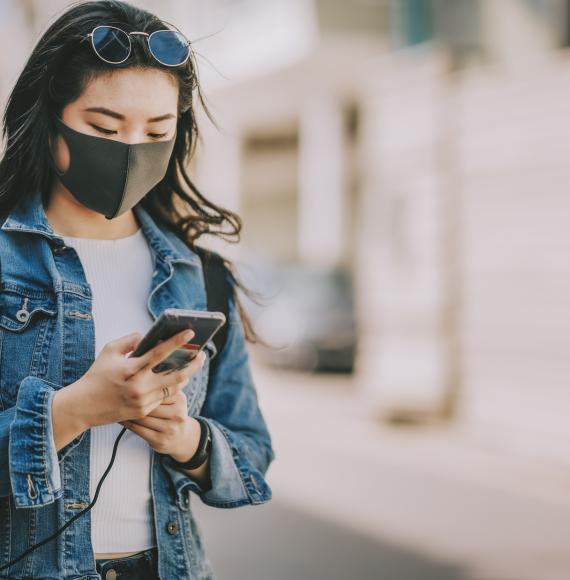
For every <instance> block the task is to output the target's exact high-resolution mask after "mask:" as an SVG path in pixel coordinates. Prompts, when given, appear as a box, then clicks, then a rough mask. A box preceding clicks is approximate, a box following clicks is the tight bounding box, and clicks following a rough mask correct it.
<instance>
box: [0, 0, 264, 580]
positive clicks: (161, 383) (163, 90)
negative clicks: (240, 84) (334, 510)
mask: <svg viewBox="0 0 570 580" xmlns="http://www.w3.org/2000/svg"><path fill="white" fill-rule="evenodd" d="M195 95H198V97H199V98H200V101H201V102H202V104H204V103H203V100H202V97H201V93H200V89H199V85H198V82H197V71H196V67H195V64H194V57H193V54H192V52H191V47H190V43H189V42H188V40H187V39H186V38H185V37H184V36H183V35H182V33H180V32H179V31H178V30H177V29H176V28H175V27H174V26H173V25H171V24H167V23H165V22H164V21H162V20H160V19H159V18H157V17H156V16H154V15H152V14H150V13H148V12H146V11H144V10H140V9H138V8H136V7H134V6H132V5H130V4H127V3H125V2H119V1H111V0H109V1H99V2H84V3H76V4H74V5H72V6H71V7H70V8H69V9H68V10H67V11H66V12H65V13H64V14H62V15H61V16H60V17H59V18H58V19H57V21H55V22H54V23H53V24H52V25H51V26H50V27H49V29H48V30H47V31H46V32H45V34H44V35H43V36H42V38H41V39H40V40H39V42H38V43H37V45H36V47H35V48H34V50H33V52H32V54H31V56H30V58H29V60H28V61H27V63H26V65H25V67H24V70H23V71H22V73H21V75H20V77H19V79H18V80H17V82H16V85H15V87H14V89H13V91H12V93H11V95H10V98H9V101H8V105H7V108H6V112H5V117H4V136H5V138H6V149H5V152H4V156H3V158H2V160H1V161H0V215H1V217H2V219H1V220H0V223H1V224H2V225H1V226H0V402H1V405H2V407H1V409H0V577H4V578H12V579H17V578H28V579H29V578H38V579H40V578H41V579H42V580H52V579H53V580H62V579H79V578H81V579H96V578H122V579H125V580H126V579H130V578H133V579H134V578H137V579H141V578H145V579H147V578H148V579H152V578H163V579H166V580H171V579H177V580H178V579H206V578H213V572H212V569H211V566H210V563H209V561H208V559H207V557H206V556H205V554H204V551H203V547H202V542H201V540H200V531H199V529H198V527H197V525H196V522H195V520H194V518H193V515H192V511H191V506H190V499H191V494H190V492H191V491H192V492H194V493H195V494H197V495H199V496H200V498H201V500H202V501H203V502H204V503H206V504H208V505H211V506H215V507H224V508H232V507H238V506H242V505H248V504H261V503H264V502H266V501H268V500H269V499H270V498H271V490H270V488H269V486H268V484H267V483H266V481H265V474H266V471H267V469H268V466H269V464H270V463H271V461H272V460H273V459H274V457H275V456H274V452H273V449H272V443H271V438H270V435H269V433H268V430H267V426H266V423H265V421H264V418H263V415H262V413H261V411H260V409H259V406H258V402H257V395H256V390H255V387H254V384H253V382H252V377H251V372H250V368H249V359H248V353H247V350H246V343H245V341H246V338H247V339H252V340H253V339H255V335H254V333H253V331H252V330H251V327H250V325H249V324H248V320H247V317H246V316H245V314H244V313H243V310H242V308H241V307H240V304H239V300H238V297H237V295H236V287H237V286H239V281H238V280H237V278H236V277H235V276H234V274H233V268H232V265H231V263H229V262H228V261H225V265H226V267H227V269H226V280H227V282H228V287H229V288H231V289H232V292H231V293H230V299H229V309H228V314H229V316H228V320H227V339H226V342H225V346H224V348H223V349H222V350H221V351H220V352H218V351H217V348H216V346H215V343H214V342H213V341H212V340H210V341H209V342H208V344H207V347H206V349H205V350H204V352H203V354H201V355H200V356H198V357H196V358H195V359H194V360H193V361H192V362H191V363H190V364H188V365H187V366H186V367H185V368H183V369H181V370H177V371H173V372H171V373H167V372H160V373H158V372H154V371H153V370H152V369H153V367H154V366H156V364H157V363H158V362H160V361H161V360H164V359H165V358H166V357H167V356H168V354H169V353H171V352H172V351H173V350H175V349H176V348H178V347H180V346H181V345H182V344H184V343H186V342H188V340H189V336H188V335H187V334H185V333H178V334H176V335H175V336H173V337H172V338H171V339H169V340H166V341H164V342H161V343H160V344H159V345H157V346H155V347H154V348H153V349H151V350H150V351H148V352H147V353H146V354H144V355H142V356H140V357H129V356H128V354H129V353H131V352H132V351H133V350H134V349H135V348H136V346H137V344H138V343H139V341H140V340H141V338H142V337H143V335H144V334H145V332H146V331H147V330H148V329H149V328H150V326H151V325H152V323H153V321H154V320H155V319H156V318H157V317H158V315H159V314H160V313H161V312H162V311H163V310H164V309H165V308H187V309H199V310H206V309H207V295H206V290H205V284H204V273H203V270H202V262H201V260H200V257H199V255H198V253H197V252H198V249H197V246H196V245H195V243H196V241H197V240H198V238H199V237H200V236H201V235H202V234H204V233H210V234H214V235H220V236H225V237H226V238H229V239H232V238H233V239H236V238H237V239H238V240H239V233H240V229H241V221H240V219H239V217H238V216H237V215H236V214H234V213H232V212H230V211H228V210H225V209H223V208H221V207H219V206H217V205H215V204H214V203H212V202H210V201H208V200H207V199H206V198H204V197H203V196H202V195H201V194H200V193H199V191H198V190H197V188H196V187H195V186H194V185H193V183H192V182H191V180H190V179H189V178H188V175H187V174H186V171H185V166H186V164H187V163H188V160H189V158H190V157H191V155H192V153H193V150H194V146H195V144H196V139H197V136H198V131H197V127H196V122H195V116H194V110H193V98H194V97H195ZM216 358H217V360H216ZM212 361H215V369H214V368H212V372H210V363H211V362H212ZM212 364H213V363H212ZM124 428H126V429H127V430H126V431H125V430H124ZM123 431H124V433H123ZM121 434H122V435H123V436H122V439H121V440H120V441H118V436H119V435H121ZM109 469H110V470H109ZM103 477H105V479H104V481H101V479H102V478H103ZM72 518H73V521H70V520H72Z"/></svg>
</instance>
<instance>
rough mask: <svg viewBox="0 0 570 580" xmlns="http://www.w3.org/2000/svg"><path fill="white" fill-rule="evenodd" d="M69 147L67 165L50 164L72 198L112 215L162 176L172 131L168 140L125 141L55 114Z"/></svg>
mask: <svg viewBox="0 0 570 580" xmlns="http://www.w3.org/2000/svg"><path fill="white" fill-rule="evenodd" d="M56 120H57V125H58V127H59V130H60V133H61V135H62V137H63V138H64V140H65V142H66V143H67V146H68V147H69V157H70V160H69V168H68V169H67V171H66V172H65V173H62V172H60V171H59V170H58V169H57V167H56V165H55V162H54V160H53V157H52V156H51V155H50V160H51V163H52V165H53V168H54V170H55V172H56V174H57V176H58V177H59V179H60V180H61V182H62V183H63V185H65V187H66V188H67V189H68V190H69V191H70V192H71V193H72V194H73V195H74V196H75V198H76V199H77V200H78V201H79V202H80V203H82V204H83V205H84V206H85V207H88V208H90V209H92V210H94V211H97V212H99V213H102V214H103V215H104V216H105V217H106V218H107V219H112V218H115V217H117V216H118V215H121V214H122V213H124V212H126V211H128V210H129V209H131V208H132V207H133V206H134V205H136V204H137V203H138V202H139V201H140V200H141V199H142V198H143V197H144V196H145V195H146V194H147V193H148V192H149V191H150V190H151V189H152V188H153V187H154V186H155V185H156V184H157V183H158V182H159V181H161V179H162V178H163V177H164V176H165V174H166V171H167V169H168V163H169V162H170V156H171V153H172V149H173V148H174V141H175V140H176V135H174V137H172V139H170V141H157V142H148V143H134V144H130V145H129V144H127V143H122V142H121V141H115V140H112V139H106V138H104V137H95V136H93V135H86V134H85V133H80V132H78V131H75V130H74V129H72V128H71V127H68V126H67V125H66V124H65V123H64V122H63V121H62V120H61V119H60V118H59V117H58V116H57V115H56Z"/></svg>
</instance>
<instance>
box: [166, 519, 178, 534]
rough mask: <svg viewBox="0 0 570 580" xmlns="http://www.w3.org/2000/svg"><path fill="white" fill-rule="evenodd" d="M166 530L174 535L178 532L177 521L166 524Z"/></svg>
mask: <svg viewBox="0 0 570 580" xmlns="http://www.w3.org/2000/svg"><path fill="white" fill-rule="evenodd" d="M166 531H167V532H168V533H169V534H172V535H174V534H176V533H178V524H177V523H176V522H168V525H167V526H166Z"/></svg>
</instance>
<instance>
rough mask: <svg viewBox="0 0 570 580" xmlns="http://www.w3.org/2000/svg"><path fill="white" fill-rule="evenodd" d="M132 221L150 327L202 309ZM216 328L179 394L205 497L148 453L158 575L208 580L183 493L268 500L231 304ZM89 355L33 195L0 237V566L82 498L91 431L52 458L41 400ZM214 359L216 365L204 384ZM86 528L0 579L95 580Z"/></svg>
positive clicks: (263, 434) (86, 305) (176, 249)
mask: <svg viewBox="0 0 570 580" xmlns="http://www.w3.org/2000/svg"><path fill="white" fill-rule="evenodd" d="M133 211H134V213H135V216H136V218H137V221H138V222H139V224H140V226H141V228H142V230H143V233H144V234H145V236H146V238H147V241H148V243H149V246H150V248H151V251H152V253H153V256H154V259H155V270H154V274H153V277H152V287H151V290H150V292H149V297H148V302H147V307H148V310H149V312H150V313H151V315H152V317H153V319H156V318H157V317H158V315H159V314H160V312H161V311H162V310H164V309H165V308H190V309H199V310H206V309H207V302H206V294H205V289H204V279H203V272H202V268H201V261H200V258H199V256H198V255H197V254H195V253H194V252H193V251H192V250H190V249H189V248H188V246H187V245H186V244H185V243H184V242H183V241H182V240H180V239H179V238H178V237H177V236H176V235H175V234H174V233H173V232H172V231H170V230H167V229H161V228H159V227H158V225H157V224H156V223H155V222H154V220H153V219H152V218H151V216H150V214H148V212H146V211H145V210H144V209H143V208H142V207H141V206H140V204H139V205H137V206H135V207H134V209H133ZM22 311H24V312H22ZM228 325H229V326H228V339H227V343H226V345H225V347H224V349H223V351H222V352H221V353H219V354H218V353H217V352H216V346H215V344H214V343H213V342H212V341H210V342H209V343H208V345H207V348H206V353H207V357H206V361H205V363H204V366H203V367H202V369H201V370H200V371H198V372H197V373H195V374H194V375H193V376H192V377H191V378H190V380H189V382H188V384H187V385H186V386H185V387H184V391H185V393H186V396H187V399H188V414H189V415H191V416H196V415H200V416H202V417H204V418H205V419H206V420H207V421H208V422H209V424H210V426H211V428H212V435H213V437H212V450H211V457H210V466H211V469H210V472H211V487H209V488H208V489H202V488H201V487H200V485H199V484H198V483H196V482H195V481H193V480H192V479H191V478H190V477H189V476H188V475H186V474H185V473H183V472H182V471H179V470H177V469H176V468H175V466H174V465H173V464H172V462H171V461H170V458H169V457H168V456H167V455H162V454H159V453H156V452H154V451H153V452H152V456H151V492H152V498H153V505H154V522H155V532H156V539H157V546H158V568H159V573H160V576H161V577H162V578H167V579H170V578H176V579H190V580H194V579H211V578H213V573H212V569H211V566H210V563H209V561H208V558H207V557H206V555H205V553H204V550H203V546H202V542H201V538H200V531H199V529H198V526H197V523H196V521H195V519H194V517H193V514H192V510H191V497H192V494H191V492H193V493H194V494H195V495H197V496H199V497H200V499H201V501H203V502H204V503H206V504H207V505H210V506H214V507H222V508H233V507H239V506H244V505H255V504H261V503H264V502H266V501H268V500H269V499H271V489H270V487H269V485H268V484H267V482H266V480H265V475H266V472H267V469H268V467H269V465H270V463H271V462H272V461H273V459H274V458H275V454H274V451H273V447H272V442H271V437H270V435H269V432H268V429H267V425H266V423H265V420H264V418H263V415H262V413H261V411H260V409H259V406H258V400H257V395H256V390H255V386H254V383H253V380H252V376H251V371H250V367H249V359H248V352H247V350H246V344H245V338H244V330H243V326H242V324H241V321H240V318H239V314H238V312H237V308H236V305H235V303H234V301H233V300H232V301H231V303H230V311H229V317H228ZM94 348H95V339H94V326H93V318H92V294H91V287H90V285H89V284H88V282H87V280H86V278H85V274H84V271H83V268H82V266H81V262H80V260H79V257H78V255H77V253H76V252H75V250H74V249H73V248H71V247H66V246H65V244H64V241H63V240H62V238H61V237H59V236H58V235H57V234H55V232H54V231H53V229H52V228H51V226H50V224H49V222H48V221H47V218H46V215H45V211H44V207H43V203H42V196H41V194H40V192H36V193H35V194H32V195H30V196H27V197H22V199H21V201H20V202H19V204H18V205H17V206H15V207H14V208H13V209H12V211H11V213H10V215H9V216H8V217H7V219H6V220H5V221H4V223H3V224H2V226H1V227H0V405H1V408H0V568H1V566H2V565H3V564H5V563H7V562H8V561H10V560H12V559H14V558H16V557H17V556H18V555H20V554H21V553H22V552H24V551H25V550H26V549H27V548H28V547H30V546H32V545H33V544H36V543H38V542H39V541H41V540H42V539H44V538H46V537H47V536H49V535H51V534H52V533H54V532H55V531H56V530H57V529H59V528H60V527H61V526H63V525H64V524H65V523H66V522H67V521H68V520H69V519H70V518H71V517H72V516H73V515H75V514H76V513H78V511H81V510H82V509H84V508H85V507H86V506H87V505H88V504H89V502H90V496H89V455H90V453H89V449H90V435H91V430H90V429H88V430H86V431H84V432H83V433H81V434H80V435H79V436H77V437H76V438H75V439H74V440H73V441H70V442H69V443H68V444H67V445H65V446H64V447H63V448H62V449H60V450H59V451H57V450H56V448H55V444H54V439H53V427H52V415H51V407H52V402H53V396H54V395H55V392H56V391H57V390H58V389H61V388H63V387H65V386H66V385H69V384H71V383H73V382H75V381H77V380H78V379H79V378H80V377H82V376H83V375H84V374H85V372H86V371H87V370H88V369H89V367H90V366H91V364H92V363H93V361H94ZM215 356H218V357H219V364H218V366H217V367H216V370H215V372H213V373H212V376H211V377H210V380H209V382H208V375H209V363H210V360H211V359H212V358H213V357H215ZM120 445H121V444H120V443H119V450H120ZM103 485H105V483H103ZM90 526H91V519H90V512H87V513H86V514H84V515H82V516H81V517H80V518H79V519H78V520H76V521H75V522H74V523H73V524H72V525H71V526H69V527H68V528H67V529H66V530H65V531H64V532H63V533H62V534H60V535H59V536H58V537H57V538H56V539H54V540H52V541H50V542H48V543H47V544H45V545H43V546H41V547H40V548H38V549H36V550H35V551H33V552H32V553H31V554H29V555H28V556H27V557H25V558H23V559H22V560H20V561H19V562H17V563H15V564H14V565H12V566H11V567H10V568H8V569H6V568H5V569H4V570H0V577H1V576H2V575H4V576H9V577H10V578H13V579H23V578H27V579H29V578H38V579H39V578H41V579H42V580H62V579H64V580H67V579H85V580H86V579H93V580H95V579H97V578H99V576H98V574H97V571H96V565H95V557H94V553H93V548H92V545H91V528H90ZM118 549H120V548H118Z"/></svg>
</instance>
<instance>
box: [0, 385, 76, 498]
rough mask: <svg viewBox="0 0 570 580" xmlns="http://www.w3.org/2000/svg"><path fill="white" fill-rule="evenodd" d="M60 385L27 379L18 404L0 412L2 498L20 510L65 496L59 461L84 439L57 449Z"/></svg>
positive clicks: (19, 391) (22, 387) (19, 392)
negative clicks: (55, 434) (10, 497)
mask: <svg viewBox="0 0 570 580" xmlns="http://www.w3.org/2000/svg"><path fill="white" fill-rule="evenodd" d="M57 388H59V387H58V385H55V384H53V383H51V382H49V381H47V380H45V379H40V378H38V377H33V376H27V377H26V378H24V379H23V380H22V382H21V383H20V387H19V389H18V396H17V399H16V404H15V405H14V406H13V407H10V408H9V409H7V410H5V411H3V412H1V413H0V496H2V497H4V496H7V495H9V494H10V493H12V494H13V496H14V501H15V503H16V506H17V507H18V508H30V507H39V506H43V505H46V504H50V503H52V502H54V501H55V500H56V499H58V498H60V497H61V496H62V495H63V489H62V485H61V473H60V461H61V460H62V459H63V457H64V456H65V455H67V453H68V452H69V451H70V450H71V449H72V448H73V447H75V446H76V445H77V444H78V443H79V441H80V440H81V436H82V435H83V433H82V434H81V436H78V437H76V438H75V439H74V440H73V441H71V442H70V443H68V444H67V445H66V446H65V447H63V448H62V449H60V450H59V452H58V451H57V450H56V447H55V441H54V437H53V422H52V403H53V397H54V395H55V392H56V390H57Z"/></svg>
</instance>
